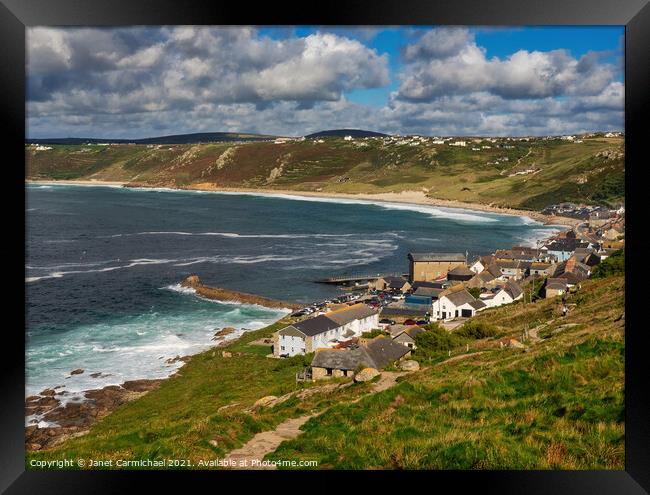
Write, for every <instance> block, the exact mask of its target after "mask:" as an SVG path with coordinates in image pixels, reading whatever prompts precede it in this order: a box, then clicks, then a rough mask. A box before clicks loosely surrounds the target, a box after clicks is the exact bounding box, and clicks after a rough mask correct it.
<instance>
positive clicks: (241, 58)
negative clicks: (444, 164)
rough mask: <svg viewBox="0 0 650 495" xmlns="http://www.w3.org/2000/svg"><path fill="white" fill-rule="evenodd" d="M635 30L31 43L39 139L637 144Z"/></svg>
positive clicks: (187, 36) (35, 33) (88, 37)
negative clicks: (630, 60) (594, 138)
mask: <svg viewBox="0 0 650 495" xmlns="http://www.w3.org/2000/svg"><path fill="white" fill-rule="evenodd" d="M623 72H624V28H623V27H616V26H613V27H612V26H579V27H570V26H569V27H539V26H531V27H480V26H427V27H424V26H413V27H411V26H399V27H391V26H359V27H355V26H345V27H331V26H320V27H319V26H296V27H287V26H284V27H252V26H248V27H247V26H241V27H218V26H159V27H125V28H50V27H30V28H28V30H27V67H26V76H27V102H26V105H27V136H28V137H29V138H31V139H38V138H48V137H50V138H51V137H97V138H132V139H137V138H144V137H153V136H161V135H169V134H186V133H194V132H251V133H260V134H272V135H283V136H302V135H305V134H309V133H312V132H317V131H321V130H325V129H339V128H352V129H366V130H373V131H379V132H386V133H389V134H402V135H406V134H420V135H428V136H466V135H469V136H536V135H559V134H577V133H583V132H592V131H622V130H623V123H624V113H623V108H624V80H623Z"/></svg>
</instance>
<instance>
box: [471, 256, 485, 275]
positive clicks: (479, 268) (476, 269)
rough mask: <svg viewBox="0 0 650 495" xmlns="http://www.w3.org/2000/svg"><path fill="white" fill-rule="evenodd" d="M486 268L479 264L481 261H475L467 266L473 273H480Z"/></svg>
mask: <svg viewBox="0 0 650 495" xmlns="http://www.w3.org/2000/svg"><path fill="white" fill-rule="evenodd" d="M485 268H486V266H485V265H484V264H483V263H482V262H481V259H480V258H479V259H477V260H476V261H475V262H474V263H472V264H471V265H470V266H469V269H470V270H472V271H473V272H474V273H481V272H482V271H483V270H485Z"/></svg>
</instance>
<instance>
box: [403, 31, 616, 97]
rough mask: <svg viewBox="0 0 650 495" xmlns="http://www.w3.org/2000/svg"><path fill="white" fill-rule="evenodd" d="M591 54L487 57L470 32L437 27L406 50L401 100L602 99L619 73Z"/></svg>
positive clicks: (534, 53)
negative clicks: (479, 96)
mask: <svg viewBox="0 0 650 495" xmlns="http://www.w3.org/2000/svg"><path fill="white" fill-rule="evenodd" d="M600 57H601V54H599V53H597V52H589V53H587V54H585V55H583V56H582V57H580V58H578V59H576V58H574V57H573V56H571V54H570V53H569V52H568V51H567V50H564V49H560V50H551V51H546V52H542V51H527V50H518V51H516V52H515V53H513V54H511V55H509V56H508V57H506V58H503V59H500V58H498V57H492V58H490V59H488V58H487V56H486V51H485V49H484V48H482V47H480V46H478V45H477V44H476V41H475V40H474V37H473V35H472V34H471V33H470V32H469V31H468V30H467V29H465V28H437V29H433V30H431V31H428V32H427V33H425V34H424V35H423V36H422V37H421V38H420V39H419V40H418V41H417V42H416V43H414V44H411V45H408V46H407V47H406V48H405V50H404V58H405V60H406V61H407V62H408V64H407V67H406V69H405V71H404V73H403V74H401V76H400V79H401V84H400V87H399V90H398V97H399V98H401V99H404V100H411V101H430V100H432V99H434V98H436V97H438V96H441V95H448V94H468V93H472V92H477V91H488V92H490V93H493V94H495V95H499V96H501V97H503V98H512V99H518V98H519V99H521V98H544V97H547V96H585V95H597V94H599V93H600V92H602V91H603V90H604V89H605V88H606V87H607V86H608V85H609V84H610V83H611V82H612V80H613V79H614V77H615V68H614V67H613V66H612V65H610V64H605V63H601V62H600Z"/></svg>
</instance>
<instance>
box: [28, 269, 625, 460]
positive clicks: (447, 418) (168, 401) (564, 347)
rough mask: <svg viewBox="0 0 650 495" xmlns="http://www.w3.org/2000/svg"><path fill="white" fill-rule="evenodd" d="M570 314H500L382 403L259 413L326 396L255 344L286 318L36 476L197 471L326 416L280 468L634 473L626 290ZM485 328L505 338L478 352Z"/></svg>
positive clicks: (47, 454) (594, 292) (106, 426)
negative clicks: (122, 466) (259, 436)
mask: <svg viewBox="0 0 650 495" xmlns="http://www.w3.org/2000/svg"><path fill="white" fill-rule="evenodd" d="M568 302H569V304H570V305H571V308H572V310H571V311H570V312H569V314H568V315H567V316H566V317H563V318H561V317H559V316H558V313H559V311H558V302H557V301H555V300H541V301H538V302H536V303H534V304H523V303H516V304H514V305H508V306H503V307H501V308H496V309H493V310H488V311H486V312H484V313H482V314H481V315H480V316H478V317H476V318H474V319H473V320H472V321H473V322H474V327H473V328H471V329H470V328H469V327H468V328H466V329H465V330H464V331H463V329H462V328H461V329H460V330H458V332H459V333H458V334H456V335H453V336H452V338H451V339H449V341H450V342H451V344H450V345H449V346H448V347H445V346H446V345H447V344H440V345H439V346H438V347H437V349H438V350H439V352H433V353H426V354H422V353H420V355H419V356H418V354H417V351H416V355H415V358H416V359H419V360H420V361H421V363H422V364H423V365H424V366H425V369H423V370H422V371H420V372H418V373H416V374H413V375H410V376H409V377H403V378H402V379H401V381H399V383H398V384H397V385H396V386H395V387H393V388H391V389H388V390H386V391H384V392H380V393H376V394H374V395H370V394H368V392H369V387H370V384H368V383H366V384H355V385H352V386H350V387H347V388H345V389H337V390H335V391H331V390H330V391H323V392H322V393H321V392H317V393H314V394H312V395H310V396H308V397H306V398H303V399H300V398H298V397H291V398H289V399H288V400H286V401H285V402H283V403H281V404H278V405H275V406H273V407H269V408H262V409H252V408H251V406H252V405H253V404H254V403H255V401H257V400H258V399H259V398H261V397H264V396H268V395H275V396H280V395H283V394H287V393H289V392H292V391H295V390H297V389H298V388H302V387H319V386H321V385H322V384H320V383H316V384H308V385H304V384H302V383H301V384H300V385H298V384H296V381H295V378H294V375H295V373H296V371H299V370H300V369H302V366H303V364H304V363H305V362H308V361H309V360H310V357H309V356H307V357H305V358H303V357H295V358H291V359H286V360H277V359H271V358H267V357H264V356H265V355H266V353H268V352H269V348H268V346H260V345H257V344H251V343H252V342H253V341H255V340H258V339H260V338H262V337H268V336H270V335H271V334H272V332H273V331H275V330H277V329H278V328H280V327H281V326H283V325H285V324H287V322H288V321H289V319H288V318H286V319H284V320H282V321H280V322H278V323H276V324H274V325H272V326H270V327H267V328H265V329H262V330H258V331H255V332H250V333H248V334H246V335H245V336H244V337H243V338H242V339H241V340H239V341H237V342H235V343H233V344H230V345H229V346H228V347H227V348H225V350H227V351H229V352H232V353H233V356H232V357H222V354H221V349H215V350H209V351H206V352H204V353H202V354H199V355H197V356H195V357H194V358H193V359H192V360H191V361H190V362H189V363H188V364H187V365H185V366H184V367H183V368H182V369H181V370H180V371H179V372H178V373H177V374H176V375H175V376H173V377H172V378H170V379H168V380H165V381H164V382H163V384H162V386H161V387H160V388H159V389H157V390H153V391H151V392H149V393H148V394H147V395H145V396H143V397H142V398H140V399H137V400H135V401H133V402H130V403H127V404H125V405H124V406H122V407H121V408H120V409H118V410H117V411H115V412H114V413H112V414H111V415H109V416H107V417H105V418H103V419H102V420H100V421H98V422H97V423H96V424H95V425H94V426H93V427H92V428H91V430H90V432H89V433H88V434H86V435H84V436H81V437H77V438H72V439H69V440H67V441H65V442H63V443H62V444H60V445H58V446H57V447H55V448H53V449H51V450H48V451H40V452H36V453H31V454H28V457H27V465H28V466H29V461H30V460H32V459H35V460H57V459H62V458H79V457H82V458H93V459H99V460H107V459H114V460H115V459H129V460H135V459H165V458H174V459H189V460H191V461H192V462H194V463H196V462H198V460H200V459H214V458H221V457H223V455H224V454H225V453H227V452H229V451H231V450H232V449H234V448H238V447H240V446H241V445H243V444H244V443H245V442H247V441H248V440H250V439H251V438H252V437H253V435H254V434H255V433H258V432H260V431H267V430H270V429H273V428H275V426H277V425H278V424H279V423H281V422H282V421H284V420H285V419H287V418H293V417H298V416H302V415H305V414H308V413H310V412H312V411H323V410H325V409H327V412H326V413H325V414H323V415H322V416H319V417H315V418H312V419H311V420H310V421H309V422H307V423H306V425H305V426H304V427H303V429H304V430H305V432H304V433H303V434H302V435H301V436H299V437H298V438H296V439H295V440H291V441H287V442H284V443H283V444H282V445H281V446H280V448H279V449H278V450H277V451H276V452H275V453H273V454H271V455H269V456H268V458H269V459H309V460H317V461H319V467H320V468H364V469H365V468H380V469H393V468H395V469H416V468H433V469H454V468H459V469H501V468H503V469H553V468H562V469H623V467H624V423H623V418H624V400H623V399H624V396H623V391H624V374H623V373H624V349H625V346H624V329H623V325H622V323H623V321H616V319H617V318H618V317H620V315H621V313H622V312H623V311H624V277H623V276H621V275H617V276H613V277H608V278H603V279H598V280H591V281H587V282H584V283H583V284H582V289H581V291H580V292H578V293H577V294H573V295H571V296H570V297H569V301H568ZM526 327H527V328H528V329H529V330H533V329H535V331H536V332H537V333H538V338H539V339H540V340H539V341H536V342H526V344H528V345H529V352H523V351H522V349H517V348H501V347H500V346H499V343H498V339H499V338H502V337H504V336H514V337H517V338H520V335H521V334H522V333H523V332H524V329H525V328H526ZM480 328H483V329H485V328H487V329H490V331H489V332H488V334H494V335H493V336H491V337H488V338H479V339H476V337H482V336H484V335H483V334H482V333H481V331H478V330H477V329H480ZM459 344H461V345H459ZM237 353H240V354H239V355H238V354H237ZM449 356H451V357H452V358H454V359H453V360H452V361H450V362H444V360H446V359H448V358H449ZM342 380H343V379H342ZM328 383H331V382H328ZM319 390H320V389H319ZM360 397H361V400H360V401H358V402H356V403H353V399H357V398H360Z"/></svg>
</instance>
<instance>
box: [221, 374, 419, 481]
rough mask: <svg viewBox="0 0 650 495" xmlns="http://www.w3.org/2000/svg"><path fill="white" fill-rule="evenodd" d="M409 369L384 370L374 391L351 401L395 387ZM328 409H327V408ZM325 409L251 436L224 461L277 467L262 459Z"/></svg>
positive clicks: (242, 465)
mask: <svg viewBox="0 0 650 495" xmlns="http://www.w3.org/2000/svg"><path fill="white" fill-rule="evenodd" d="M408 373H409V372H408V371H384V372H382V374H381V377H380V378H379V380H378V381H377V382H375V383H373V384H372V391H371V392H370V393H368V394H365V395H362V396H361V397H359V398H357V399H354V400H353V401H352V402H351V403H352V404H354V403H355V402H359V401H360V400H361V399H363V398H365V397H368V395H372V394H376V393H377V392H383V391H384V390H388V389H389V388H391V387H393V386H394V385H395V384H396V383H397V378H398V377H400V376H403V375H407V374H408ZM326 410H327V409H326ZM326 410H325V411H326ZM325 411H321V412H320V413H313V414H306V415H304V416H300V417H298V418H292V419H288V420H286V421H285V422H283V423H280V424H279V425H278V426H277V427H276V428H275V430H271V431H263V432H261V433H258V434H257V435H255V436H254V437H253V438H251V439H250V440H249V441H248V442H247V443H246V444H245V445H244V446H243V447H241V448H239V449H235V450H233V451H231V452H229V453H228V454H227V455H226V456H225V458H224V461H225V462H227V463H229V464H231V463H235V464H236V467H234V468H233V469H276V467H275V466H274V465H264V464H263V463H262V459H264V456H266V455H267V454H270V453H271V452H275V450H276V449H277V448H278V447H279V446H280V444H281V443H282V442H284V441H285V440H291V439H293V438H296V437H297V436H298V435H300V434H301V433H302V430H301V429H300V428H301V427H302V425H304V424H305V423H306V422H307V421H309V420H310V419H311V418H315V417H317V416H320V415H321V414H323V413H324V412H325Z"/></svg>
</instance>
